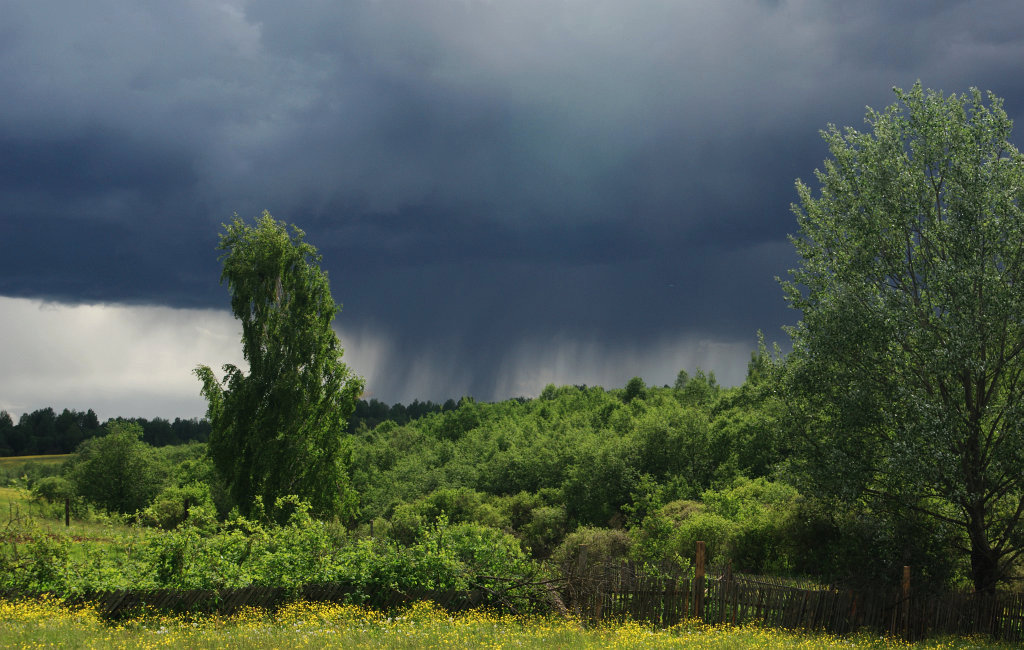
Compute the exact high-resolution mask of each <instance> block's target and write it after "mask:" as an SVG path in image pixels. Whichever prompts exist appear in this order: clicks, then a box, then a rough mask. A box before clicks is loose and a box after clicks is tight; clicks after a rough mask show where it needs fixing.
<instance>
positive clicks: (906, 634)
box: [903, 566, 910, 641]
mask: <svg viewBox="0 0 1024 650" xmlns="http://www.w3.org/2000/svg"><path fill="white" fill-rule="evenodd" d="M903 638H904V639H906V640H908V641H909V640H910V567H909V566H905V567H903Z"/></svg>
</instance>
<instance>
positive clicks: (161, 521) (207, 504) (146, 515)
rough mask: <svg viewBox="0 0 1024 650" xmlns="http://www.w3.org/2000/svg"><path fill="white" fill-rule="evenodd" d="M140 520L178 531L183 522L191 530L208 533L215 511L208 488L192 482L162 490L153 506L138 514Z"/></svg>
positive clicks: (215, 519) (148, 524)
mask: <svg viewBox="0 0 1024 650" xmlns="http://www.w3.org/2000/svg"><path fill="white" fill-rule="evenodd" d="M139 520H140V521H141V522H142V523H143V524H145V525H147V526H155V527H158V528H163V529H164V530H171V529H172V528H177V527H178V526H179V525H181V524H182V523H184V522H185V521H186V520H190V524H191V525H192V526H194V527H197V528H206V529H209V528H210V527H211V526H212V525H213V524H214V523H215V522H216V521H217V509H216V507H215V506H214V504H213V498H212V497H211V496H210V486H208V485H206V484H205V483H199V482H195V483H190V484H188V485H185V486H182V487H167V488H164V489H163V491H161V492H160V494H158V495H157V496H156V498H155V499H154V500H153V503H151V504H150V505H149V506H148V507H146V509H145V510H143V511H142V512H141V513H139Z"/></svg>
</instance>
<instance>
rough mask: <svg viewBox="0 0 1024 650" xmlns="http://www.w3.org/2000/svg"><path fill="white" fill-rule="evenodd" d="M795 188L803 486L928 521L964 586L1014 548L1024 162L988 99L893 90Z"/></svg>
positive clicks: (1011, 555)
mask: <svg viewBox="0 0 1024 650" xmlns="http://www.w3.org/2000/svg"><path fill="white" fill-rule="evenodd" d="M895 92H896V96H897V98H898V102H897V103H895V104H893V105H892V106H890V107H889V108H888V109H886V110H884V111H881V112H878V111H872V110H869V112H868V115H867V119H866V121H867V123H868V125H869V126H870V131H869V132H858V131H856V130H854V129H846V130H844V131H840V130H839V129H837V128H835V127H834V126H832V127H830V128H829V129H828V130H827V131H825V132H824V133H823V136H824V138H825V141H826V142H827V143H828V147H829V151H830V153H831V158H830V159H829V160H827V161H826V162H825V168H824V171H818V172H817V180H818V185H819V186H820V190H819V191H818V192H817V193H815V192H813V191H812V190H811V188H810V187H808V186H807V185H805V184H803V183H801V182H799V181H798V182H797V190H798V193H799V197H800V205H799V206H795V207H794V211H795V212H796V214H797V217H798V220H799V225H800V232H799V235H798V236H797V237H795V238H793V242H794V244H795V245H796V251H797V253H798V254H799V257H800V265H799V267H798V268H797V269H796V270H795V271H793V272H792V278H793V279H792V282H789V283H786V292H787V296H788V299H789V301H790V303H791V304H792V306H794V307H796V308H798V309H800V310H801V312H802V320H801V322H800V323H799V324H798V325H797V326H796V327H795V328H794V329H793V330H792V332H791V334H792V337H793V345H794V348H793V353H792V355H791V356H790V359H789V363H788V365H789V367H790V370H791V375H790V376H791V378H792V380H793V382H794V383H793V386H794V387H795V389H796V390H794V392H793V395H794V399H798V400H799V399H802V400H805V401H804V405H805V406H806V407H807V409H806V411H805V412H806V413H810V414H811V416H810V417H809V418H808V419H807V421H806V423H805V424H806V428H805V431H806V432H808V433H809V434H810V435H809V436H807V438H806V441H807V442H809V443H810V444H808V445H807V447H806V448H807V450H808V451H810V452H811V453H810V455H809V458H810V460H811V462H809V463H808V464H807V465H806V468H807V471H808V472H809V473H810V474H812V475H814V476H816V477H817V479H818V481H817V484H818V486H819V487H822V488H826V489H828V490H829V491H830V492H832V493H833V494H837V495H840V496H841V497H843V498H846V499H865V500H867V502H868V503H870V504H871V506H872V507H874V508H884V509H886V510H888V511H890V512H892V513H893V514H894V515H896V516H897V517H898V516H900V515H901V513H902V514H907V515H909V514H913V515H915V516H925V517H929V518H931V520H932V521H933V523H934V524H935V525H936V526H940V527H944V528H945V529H946V530H947V531H949V532H950V533H951V534H952V538H953V539H954V540H956V541H955V543H956V544H957V545H958V547H959V550H960V551H961V552H962V553H963V554H962V555H961V556H960V557H962V558H964V559H965V560H969V566H970V574H971V577H972V579H973V582H974V586H975V588H976V589H977V590H982V591H990V590H993V589H994V588H995V587H996V585H997V584H998V583H999V582H1001V581H1003V580H1005V579H1007V578H1008V577H1010V576H1011V575H1012V574H1013V572H1014V570H1015V569H1014V566H1015V563H1016V562H1017V561H1018V559H1019V558H1020V556H1021V554H1022V553H1024V525H1022V523H1024V521H1022V516H1024V212H1022V207H1024V156H1022V155H1021V154H1020V153H1019V152H1018V151H1017V149H1016V148H1015V147H1014V146H1013V144H1011V143H1010V141H1009V137H1010V130H1011V126H1012V124H1011V121H1010V119H1009V118H1008V117H1007V115H1006V112H1005V111H1004V110H1003V108H1002V102H1001V100H1000V99H999V98H997V97H995V96H993V95H991V94H989V95H988V97H987V101H985V100H986V98H985V97H983V96H982V94H981V93H980V92H979V91H977V90H972V91H971V92H970V93H969V94H966V95H960V96H958V95H955V94H953V95H949V96H945V95H943V94H942V93H938V92H933V91H930V90H929V91H925V90H923V89H922V87H921V84H920V83H918V84H916V85H915V86H914V87H913V88H912V89H911V90H910V91H907V92H905V91H902V90H896V91H895Z"/></svg>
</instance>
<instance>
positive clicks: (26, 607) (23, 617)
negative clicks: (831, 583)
mask: <svg viewBox="0 0 1024 650" xmlns="http://www.w3.org/2000/svg"><path fill="white" fill-rule="evenodd" d="M0 646H2V647H5V648H9V647H23V648H33V647H35V648H41V647H48V646H50V647H52V646H57V647H75V648H111V647H115V648H157V647H165V648H166V647H173V648H214V647H217V648H222V647H244V648H281V647H287V648H320V647H345V648H353V647H362V648H439V647H445V648H503V647H516V648H641V647H642V648H715V649H718V648H723V649H724V648H991V647H1010V646H1000V645H998V644H995V645H994V644H992V643H991V642H986V641H985V640H983V639H973V640H972V639H941V640H934V641H929V642H924V643H917V644H907V643H904V642H902V641H899V640H897V639H892V638H883V637H872V636H864V635H862V636H855V637H847V638H838V637H833V636H827V635H814V634H795V633H790V632H785V631H780V630H770V629H763V628H753V627H747V628H730V627H723V626H715V627H709V626H702V625H698V624H690V625H684V626H677V627H675V628H671V629H668V630H652V629H651V628H649V627H647V626H644V625H637V624H633V623H623V624H617V625H607V626H601V627H598V628H596V629H586V628H583V627H581V626H580V625H579V624H578V623H576V622H574V621H572V620H566V619H559V618H529V619H522V618H515V617H508V616H506V617H501V616H495V615H490V614H486V613H481V612H471V613H467V614H456V615H452V614H449V613H447V612H445V611H444V610H441V609H438V608H437V607H434V606H433V605H429V604H424V603H420V604H417V605H414V606H413V607H411V608H409V609H407V610H404V611H401V612H396V613H392V614H391V615H390V616H389V615H386V614H383V613H379V612H374V611H371V610H367V609H363V608H359V607H354V606H350V605H332V604H311V603H296V604H294V605H290V606H287V607H285V608H283V609H282V610H280V611H279V612H277V613H276V614H274V615H271V614H268V613H266V612H262V611H259V610H249V611H245V612H243V613H241V614H239V615H237V616H235V617H231V618H221V617H200V618H180V617H179V618H176V617H167V616H155V615H153V616H149V617H144V618H138V619H134V620H130V621H120V622H118V623H110V624H108V623H104V622H103V620H102V619H101V618H100V617H99V616H98V615H97V614H96V613H95V612H93V611H91V610H89V609H79V610H69V609H66V608H64V607H62V606H60V605H58V604H56V603H55V602H53V601H46V600H42V601H20V602H7V601H0Z"/></svg>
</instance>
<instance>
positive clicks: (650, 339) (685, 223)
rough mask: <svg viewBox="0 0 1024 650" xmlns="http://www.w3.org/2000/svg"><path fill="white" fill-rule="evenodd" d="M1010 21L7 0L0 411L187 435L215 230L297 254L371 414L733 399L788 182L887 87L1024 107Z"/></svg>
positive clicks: (998, 10)
mask: <svg viewBox="0 0 1024 650" xmlns="http://www.w3.org/2000/svg"><path fill="white" fill-rule="evenodd" d="M1022 61H1024V5H1020V4H1019V3H1017V2H1011V1H1005V2H999V1H991V2H915V3H909V2H887V1H882V0H879V1H877V2H871V1H867V2H856V3H851V2H846V3H832V2H810V1H806V2H789V1H786V0H779V1H760V2H758V1H755V0H717V1H714V2H711V1H706V2H687V1H685V0H664V1H655V0H629V1H626V0H620V1H617V2H611V1H600V0H490V1H483V0H375V1H371V0H348V1H346V2H323V1H306V0H295V1H293V2H288V3H281V2H270V1H264V0H254V1H245V0H226V1H217V0H194V1H185V2H178V3H167V2H151V1H140V0H132V1H128V0H94V1H93V2H79V1H74V2H72V1H70V0H50V1H48V2H38V1H36V0H0V97H2V100H0V409H7V410H8V411H10V412H11V413H12V415H14V417H15V419H17V417H18V415H20V414H21V413H22V412H25V411H31V410H34V409H36V408H40V407H43V406H54V407H55V408H57V409H61V408H64V407H70V408H77V409H85V408H95V409H96V410H97V412H98V413H99V414H100V416H101V417H110V416H115V415H127V416H130V415H136V416H144V417H153V416H157V415H159V416H163V417H171V418H173V417H175V416H182V417H191V416H199V415H201V414H202V413H203V411H204V408H205V406H204V403H203V401H202V399H201V398H200V397H199V393H198V388H199V384H198V381H197V380H195V378H194V377H193V376H192V375H191V374H190V371H191V369H192V368H193V367H194V366H195V365H196V364H199V363H206V364H210V365H213V366H217V365H219V364H221V363H224V362H229V361H230V362H238V361H239V360H240V359H239V357H240V352H239V350H240V344H239V341H238V339H239V332H240V328H239V327H237V326H236V325H235V323H234V321H233V320H232V319H231V317H230V314H229V313H228V311H227V309H228V296H227V292H226V289H225V288H224V287H223V286H221V285H219V284H218V276H219V265H218V262H217V251H216V250H215V246H216V244H217V235H218V232H219V231H220V229H221V224H222V223H223V222H225V221H229V220H230V219H231V218H232V215H233V214H234V213H236V212H237V213H238V214H239V215H240V216H242V217H244V218H247V219H250V220H251V219H253V218H255V217H256V216H257V215H258V214H259V213H260V212H261V211H262V210H263V209H267V210H269V211H270V212H271V213H272V214H273V215H274V216H275V217H276V218H278V219H282V220H285V221H288V222H291V223H295V224H296V225H298V226H299V227H301V228H303V229H304V230H305V231H306V232H307V235H308V241H309V242H310V243H312V244H313V245H315V246H316V247H318V248H319V249H320V252H321V253H322V254H323V258H324V267H325V268H326V269H327V270H328V272H329V276H330V280H331V287H332V290H333V293H334V296H335V299H336V300H337V301H338V302H341V303H343V305H344V310H343V312H342V313H341V314H340V315H339V318H338V320H337V321H336V326H337V329H338V332H339V335H340V336H341V339H342V344H343V346H344V347H345V349H346V355H345V358H346V360H347V361H348V362H349V364H350V365H351V366H352V367H353V369H354V370H355V371H356V372H358V373H359V374H361V375H363V376H364V377H366V379H367V389H368V394H367V396H372V397H377V398H379V399H382V400H385V401H389V402H393V401H399V400H401V401H405V402H408V401H411V400H412V399H413V398H419V399H434V400H444V399H446V398H448V397H454V398H458V397H459V396H461V395H466V394H468V395H473V396H475V397H477V398H478V399H485V400H492V399H503V398H506V397H511V396H516V395H527V396H528V395H536V394H537V393H538V392H539V391H540V390H541V389H542V388H543V387H544V385H545V384H547V383H550V382H553V383H556V384H564V383H586V384H599V385H604V386H607V387H609V388H610V387H618V386H622V385H623V384H624V383H625V381H626V380H628V379H629V378H630V377H632V376H634V375H639V376H641V377H643V378H644V379H645V380H646V381H647V382H648V383H654V384H663V383H671V382H672V381H673V380H674V378H675V375H676V373H677V372H678V371H679V370H680V369H682V368H686V369H688V370H690V371H691V372H692V371H693V369H694V368H696V367H697V366H700V367H703V368H704V369H706V370H712V371H714V372H715V373H716V375H717V376H718V377H719V379H720V380H721V381H722V382H723V383H726V384H735V383H739V382H741V381H742V380H743V377H744V374H745V367H746V361H747V360H748V359H749V355H750V351H751V350H752V349H753V347H754V345H755V343H756V334H757V331H758V330H762V331H764V333H765V335H766V337H767V338H768V339H769V341H772V340H777V341H779V342H781V343H782V344H783V345H785V343H786V336H785V334H784V333H783V332H782V331H781V329H780V328H781V326H783V325H784V324H787V323H793V322H795V321H796V320H797V319H798V317H799V315H798V314H797V313H795V312H792V311H791V310H789V309H788V308H787V307H786V305H785V302H784V301H783V298H782V293H781V291H780V289H779V287H778V285H777V283H776V282H775V279H774V278H775V276H784V275H785V274H786V271H787V269H789V268H790V267H792V266H793V264H794V255H793V252H792V247H791V245H790V244H789V243H788V242H787V239H786V235H787V233H790V232H792V231H793V230H794V229H795V219H794V217H793V215H792V214H791V212H790V209H789V206H790V203H791V202H792V201H793V200H795V192H794V190H793V183H794V180H795V179H796V178H798V177H801V178H804V179H806V180H811V179H812V178H813V171H814V169H815V167H819V166H821V163H822V160H823V159H824V158H825V156H826V153H827V152H826V149H825V146H824V144H823V142H822V141H821V139H820V137H819V135H818V131H819V129H821V128H824V127H825V126H826V125H827V124H828V123H836V124H840V125H847V124H848V125H853V126H856V127H858V128H862V127H863V118H864V113H865V107H866V106H868V105H870V106H874V107H876V108H881V107H884V106H886V105H888V104H890V103H892V102H893V101H894V99H895V98H894V96H893V94H892V87H893V86H900V87H909V86H911V85H912V84H913V83H914V82H915V81H916V80H918V79H920V80H921V81H922V83H923V84H924V85H925V86H926V87H931V88H935V89H941V90H944V91H946V92H947V93H948V92H963V91H965V90H967V89H968V88H969V87H971V86H977V87H980V88H981V89H983V90H992V91H993V92H995V93H996V94H997V95H1000V96H1002V97H1004V98H1005V100H1006V108H1007V110H1008V112H1009V113H1010V114H1011V116H1014V117H1017V118H1018V121H1019V118H1020V117H1021V116H1022V115H1024V75H1022V74H1021V70H1020V66H1021V62H1022Z"/></svg>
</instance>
